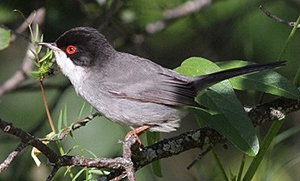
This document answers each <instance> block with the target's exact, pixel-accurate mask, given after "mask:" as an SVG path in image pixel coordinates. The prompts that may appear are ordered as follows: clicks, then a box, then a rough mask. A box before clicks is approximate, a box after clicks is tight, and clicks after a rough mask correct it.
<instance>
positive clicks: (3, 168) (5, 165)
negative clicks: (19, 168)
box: [0, 142, 28, 173]
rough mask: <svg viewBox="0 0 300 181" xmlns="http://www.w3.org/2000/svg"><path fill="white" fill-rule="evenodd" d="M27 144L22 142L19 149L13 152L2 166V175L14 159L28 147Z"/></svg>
mask: <svg viewBox="0 0 300 181" xmlns="http://www.w3.org/2000/svg"><path fill="white" fill-rule="evenodd" d="M27 145H28V144H27V143H24V142H21V143H20V144H19V145H18V146H17V148H16V149H15V150H14V151H13V152H11V153H10V154H9V155H8V156H7V158H6V159H5V160H4V161H3V162H2V163H1V164H0V173H2V172H3V171H4V170H5V169H6V168H7V167H8V166H9V165H10V163H11V162H12V161H13V160H14V158H15V157H16V156H17V155H18V154H19V153H20V152H21V151H22V150H23V149H24V148H25V147H26V146H27Z"/></svg>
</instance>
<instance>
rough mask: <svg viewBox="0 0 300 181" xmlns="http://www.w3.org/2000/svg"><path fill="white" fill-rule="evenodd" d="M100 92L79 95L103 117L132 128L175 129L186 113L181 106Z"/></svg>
mask: <svg viewBox="0 0 300 181" xmlns="http://www.w3.org/2000/svg"><path fill="white" fill-rule="evenodd" d="M79 93H80V92H79ZM100 94H101V93H100ZM100 94H98V95H97V96H94V95H93V96H86V95H88V94H86V93H85V94H81V95H84V96H83V97H84V98H85V99H86V100H87V101H88V102H89V103H90V104H91V105H92V106H93V107H95V108H96V109H97V110H98V111H99V112H100V113H102V114H103V115H104V116H105V117H107V118H109V119H110V120H112V121H114V122H117V123H119V124H124V125H127V126H130V127H132V128H137V127H140V126H143V125H149V126H151V128H150V131H158V132H170V131H175V130H176V129H177V128H178V127H179V126H180V124H179V123H180V119H181V118H182V117H183V116H185V115H186V113H187V110H186V109H185V108H181V107H174V106H166V105H162V104H156V103H150V102H139V101H135V100H130V99H125V98H120V97H117V96H114V95H109V94H102V95H100Z"/></svg>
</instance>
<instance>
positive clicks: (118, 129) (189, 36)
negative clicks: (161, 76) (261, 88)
mask: <svg viewBox="0 0 300 181" xmlns="http://www.w3.org/2000/svg"><path fill="white" fill-rule="evenodd" d="M184 2H185V1H184V0H165V1H160V0H152V1H141V0H131V1H116V3H115V4H114V1H111V0H107V1H106V0H98V1H96V0H95V1H93V0H76V1H75V0H64V1H60V0H41V1H36V0H27V1H18V0H1V1H0V22H1V23H4V24H5V25H7V26H8V27H10V28H11V29H16V28H17V27H19V26H20V24H21V23H23V21H24V20H23V18H22V16H21V15H20V14H19V13H16V12H13V10H14V9H18V10H20V11H21V12H23V13H24V15H25V17H27V16H28V15H29V14H30V13H31V12H32V11H33V10H35V9H38V8H40V7H45V8H46V17H45V20H44V23H43V24H42V25H41V30H42V32H43V34H44V39H45V41H46V42H51V41H54V40H55V39H56V38H57V37H58V36H59V35H60V34H61V33H63V32H64V31H66V30H68V29H70V28H72V27H76V26H92V27H96V28H98V29H101V32H102V33H103V34H105V35H106V37H107V38H108V40H109V41H110V42H111V43H112V44H113V45H114V46H115V47H116V48H117V49H118V50H120V51H125V52H130V53H133V54H136V55H139V56H143V57H147V58H149V59H151V60H153V61H155V62H157V63H159V64H161V65H163V66H166V67H169V68H176V67H178V66H179V65H180V63H181V62H182V61H183V60H185V59H187V58H188V57H192V56H199V57H205V58H207V59H210V60H213V61H227V60H249V61H254V62H267V61H274V60H276V59H277V57H278V55H279V53H280V51H281V49H282V47H283V45H284V43H285V41H286V39H287V36H288V35H289V33H290V30H291V28H290V27H288V26H285V25H282V24H279V23H277V22H275V21H274V20H271V19H270V18H268V17H266V16H265V14H264V13H262V12H261V11H260V10H259V8H258V6H259V5H260V4H262V5H264V6H265V7H266V8H267V9H268V10H269V11H271V12H273V13H274V14H276V15H277V16H279V17H281V18H283V19H285V20H287V21H295V20H296V18H297V16H298V15H299V7H300V3H299V2H298V1H295V0H286V1H268V0H265V1H258V0H241V1H235V0H223V1H213V2H212V4H211V5H210V6H208V7H207V8H206V9H204V10H201V11H200V12H197V13H195V14H192V15H189V16H186V17H182V18H179V19H177V20H175V21H173V22H172V23H171V24H170V25H169V26H168V27H167V28H166V29H165V30H163V31H161V32H158V33H155V34H145V27H146V26H147V25H148V24H149V23H153V22H156V21H158V20H161V19H162V18H163V12H164V11H165V10H167V9H170V8H175V7H177V6H179V5H180V4H183V3H184ZM113 4H114V5H115V10H114V12H113V14H112V16H111V17H110V18H109V21H107V19H108V16H107V14H108V12H109V11H110V8H111V6H112V5H113ZM25 34H27V35H28V32H26V33H25ZM299 36H300V35H299V33H296V36H295V38H294V39H293V40H292V42H291V43H290V45H289V46H288V49H287V51H286V53H285V55H284V59H285V60H287V61H288V63H287V66H285V67H284V68H281V69H280V70H278V72H280V73H281V74H283V75H284V76H285V77H286V78H288V79H291V78H292V77H293V76H294V74H295V72H296V70H297V67H298V61H297V60H298V58H299V53H300V51H299V45H300V42H299V41H298V40H299ZM26 48H27V42H25V41H23V40H22V39H17V40H16V41H14V42H12V43H11V44H10V47H9V48H8V49H5V50H3V51H1V52H0V83H3V82H4V81H5V80H7V79H8V78H9V77H11V76H12V75H13V74H14V72H15V71H16V70H18V69H19V67H20V66H21V63H22V60H23V57H24V55H25V51H26ZM55 74H56V76H51V77H50V78H48V80H47V81H48V82H50V83H57V84H63V83H65V82H67V79H66V78H65V77H64V76H63V75H62V74H61V73H59V71H57V72H56V73H55ZM35 81H36V80H35V79H34V78H31V79H30V80H28V81H27V82H26V83H29V82H35ZM58 94H59V91H58V90H53V89H51V90H47V97H48V100H49V102H50V103H51V101H54V98H55V97H56V96H57V95H58ZM237 95H238V97H239V98H240V100H242V102H243V104H245V105H248V106H253V105H255V104H257V102H258V100H259V96H260V94H259V93H255V92H252V91H248V92H241V91H237ZM271 98H273V97H272V96H267V99H266V101H267V100H268V99H271ZM83 103H84V101H83V99H82V98H80V97H78V96H77V95H76V93H75V92H74V90H73V88H72V87H68V88H67V89H66V91H65V92H64V93H63V94H62V96H61V98H60V99H59V101H58V104H57V106H56V108H55V109H54V111H53V113H52V117H53V119H54V120H55V121H56V123H57V119H58V117H59V112H60V111H61V110H62V109H63V108H65V107H66V109H67V117H68V122H69V124H71V123H72V122H74V121H75V120H77V119H78V114H79V112H80V108H81V107H82V105H83ZM89 111H90V108H89V106H88V105H86V106H85V109H84V112H83V114H82V115H87V114H88V113H89ZM44 115H45V111H44V107H43V102H42V97H41V93H40V91H39V90H37V91H26V92H22V91H14V92H12V93H9V94H6V95H5V96H4V97H3V98H2V100H1V102H0V116H1V117H2V118H3V119H4V120H6V121H9V122H12V123H13V124H14V125H15V126H18V127H21V128H23V129H25V130H31V129H32V128H33V127H35V126H36V125H37V124H38V123H39V122H40V120H41V119H42V118H43V116H44ZM288 118H292V119H287V121H286V122H285V124H284V126H283V128H282V130H281V132H283V131H286V132H285V133H287V134H290V136H288V137H287V138H286V139H284V141H278V142H277V143H278V144H276V145H274V147H273V148H272V149H271V150H270V152H269V154H268V155H267V157H266V158H265V159H264V162H263V164H261V165H260V168H259V171H258V172H257V174H256V175H255V178H254V180H298V179H299V178H300V173H299V172H298V168H299V161H298V160H299V153H298V152H299V146H298V145H299V144H298V143H299V141H298V140H299V133H298V132H299V131H298V130H299V124H298V121H297V120H298V117H297V114H293V115H290V116H288ZM196 126H197V123H196V121H195V120H194V117H193V116H190V117H188V118H187V119H186V120H184V121H182V126H181V128H180V129H179V130H178V131H177V132H173V133H168V134H162V135H161V137H171V136H174V135H177V134H179V133H181V132H185V131H187V130H190V129H194V128H195V127H196ZM267 128H268V125H267V124H266V125H263V126H261V127H259V128H256V129H257V133H258V134H259V135H260V137H263V136H264V135H265V132H266V130H267ZM128 130H129V129H128V128H127V127H124V126H120V125H117V124H115V123H112V122H110V121H108V120H105V119H103V118H97V119H95V120H93V121H92V122H90V123H89V124H88V125H87V126H85V127H84V128H81V129H79V130H78V131H76V132H74V136H75V138H76V141H77V144H78V145H80V146H81V147H84V148H87V149H89V150H91V151H92V152H93V153H95V154H96V155H97V156H99V157H114V156H117V155H120V153H121V152H120V148H121V145H120V144H117V141H118V140H119V139H122V138H123V137H124V135H125V134H126V132H127V131H128ZM49 132H50V128H49V126H48V124H44V126H43V127H42V128H41V129H40V130H39V131H38V132H37V133H36V135H37V136H40V137H44V136H45V135H46V134H47V133H49ZM280 136H281V137H280ZM142 138H143V136H142ZM281 138H283V135H279V137H277V140H280V139H281ZM17 144H18V140H16V139H14V138H11V137H8V136H7V135H4V134H1V135H0V147H1V149H0V160H4V159H5V157H6V156H7V155H8V154H9V153H10V152H11V150H12V149H14V148H15V146H16V145H17ZM63 144H64V147H65V149H66V150H68V149H69V148H71V147H73V145H74V141H73V140H72V139H66V140H64V141H63ZM30 151H31V150H29V149H26V150H25V151H24V152H22V154H21V156H18V158H17V159H16V160H15V161H14V162H13V163H12V165H11V166H10V167H9V168H8V169H7V170H6V171H5V172H4V173H2V174H1V175H0V180H44V179H45V178H46V176H47V174H48V173H49V166H46V164H45V163H46V160H45V158H44V157H42V156H41V157H40V158H41V159H42V161H43V164H42V166H41V167H39V168H37V167H36V166H35V164H34V162H33V160H32V158H31V157H30ZM217 153H218V155H219V157H220V159H221V161H222V162H223V164H224V165H226V167H225V168H226V169H227V170H226V171H228V173H230V172H233V173H237V170H238V167H239V161H240V160H241V158H242V153H241V152H240V151H239V150H237V149H236V148H235V147H233V146H232V145H230V144H229V148H228V149H224V148H223V147H218V148H217ZM73 154H80V153H79V151H78V152H73ZM198 154H199V151H198V150H191V151H188V152H185V153H183V154H181V155H179V156H176V157H172V158H168V159H164V160H162V173H163V177H162V178H158V177H156V176H154V174H153V173H152V170H151V167H150V166H147V167H145V168H143V169H142V170H140V171H138V172H137V179H138V180H171V179H173V180H199V179H201V180H221V179H222V177H221V174H220V172H219V171H218V170H217V169H216V163H215V160H214V159H213V158H212V156H211V155H210V154H208V155H206V156H205V157H204V158H203V159H202V160H200V161H199V163H197V165H196V166H194V167H193V168H192V169H191V170H189V171H188V170H186V169H185V168H186V166H187V165H189V164H190V163H191V162H192V161H193V159H194V158H196V157H197V155H198ZM85 156H91V155H89V154H88V153H86V155H85ZM250 160H251V158H250V157H247V163H249V161H250ZM63 172H64V171H63V170H61V175H58V176H57V177H56V179H57V180H64V179H66V178H67V177H65V178H64V177H63V175H62V174H63Z"/></svg>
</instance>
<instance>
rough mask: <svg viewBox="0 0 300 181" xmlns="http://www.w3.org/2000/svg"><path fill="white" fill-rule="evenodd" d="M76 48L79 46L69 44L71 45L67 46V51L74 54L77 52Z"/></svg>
mask: <svg viewBox="0 0 300 181" xmlns="http://www.w3.org/2000/svg"><path fill="white" fill-rule="evenodd" d="M76 50H77V47H76V46H74V45H69V46H67V48H66V52H67V53H68V54H69V55H72V54H74V53H75V52H76Z"/></svg>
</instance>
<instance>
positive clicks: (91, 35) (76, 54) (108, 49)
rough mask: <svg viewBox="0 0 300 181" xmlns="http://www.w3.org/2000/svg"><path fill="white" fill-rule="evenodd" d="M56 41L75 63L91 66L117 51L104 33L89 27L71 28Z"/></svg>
mask: <svg viewBox="0 0 300 181" xmlns="http://www.w3.org/2000/svg"><path fill="white" fill-rule="evenodd" d="M55 43H56V46H57V47H58V48H59V49H61V50H62V51H64V52H65V53H66V55H67V57H69V58H70V59H71V60H72V62H73V63H74V64H75V65H79V66H86V67H89V66H93V65H95V64H99V63H101V62H102V61H105V60H107V59H108V57H110V56H112V55H113V54H114V53H115V52H116V51H115V50H114V48H113V47H112V46H111V45H110V44H109V43H108V41H107V40H106V39H105V37H104V36H103V35H102V34H100V33H99V32H98V31H97V30H96V29H94V28H89V27H77V28H73V29H70V30H69V31H66V32H65V33H63V34H62V35H61V36H60V37H59V38H58V39H57V40H56V41H55Z"/></svg>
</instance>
